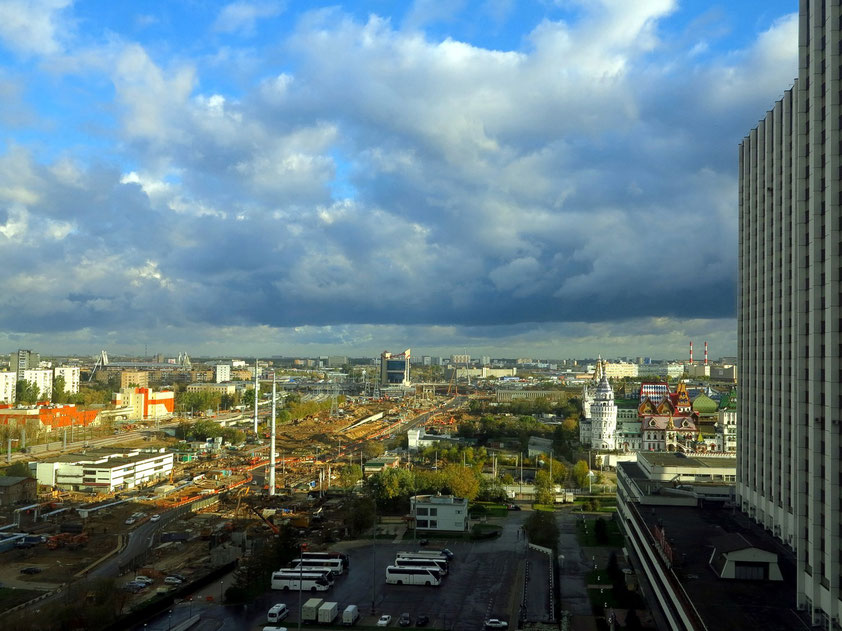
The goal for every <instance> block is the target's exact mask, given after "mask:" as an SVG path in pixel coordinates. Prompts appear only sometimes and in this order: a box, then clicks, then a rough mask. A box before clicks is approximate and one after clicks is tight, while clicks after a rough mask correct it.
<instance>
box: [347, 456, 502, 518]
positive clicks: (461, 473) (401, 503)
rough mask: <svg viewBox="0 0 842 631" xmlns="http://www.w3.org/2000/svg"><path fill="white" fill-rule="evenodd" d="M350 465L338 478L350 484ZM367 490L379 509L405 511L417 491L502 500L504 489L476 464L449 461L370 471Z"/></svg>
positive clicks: (353, 478)
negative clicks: (430, 466) (434, 467)
mask: <svg viewBox="0 0 842 631" xmlns="http://www.w3.org/2000/svg"><path fill="white" fill-rule="evenodd" d="M358 469H359V468H358V467H357V469H354V468H353V466H352V467H349V468H347V470H344V469H343V470H342V471H340V474H339V476H340V481H341V483H342V484H343V486H345V487H346V488H350V487H351V486H353V485H354V484H356V482H358V481H359V477H358V475H359V471H358ZM363 486H364V489H365V491H366V494H367V495H368V496H370V497H372V498H373V499H374V500H375V502H376V503H377V509H378V510H379V511H383V512H387V513H406V512H408V511H409V498H410V497H411V496H412V495H417V494H435V493H441V494H443V495H451V494H452V495H456V496H457V497H464V498H467V499H468V500H477V499H478V500H484V501H504V500H505V497H506V496H505V492H504V491H503V487H502V485H501V483H500V481H499V480H489V479H487V478H486V477H484V476H483V475H482V471H481V468H480V467H478V466H473V467H468V466H466V467H462V466H461V465H457V464H448V465H446V466H445V467H443V468H441V469H439V470H434V471H430V470H420V469H419V470H409V469H386V470H385V471H381V472H379V473H376V474H373V475H370V476H369V477H368V478H366V480H365V483H364V485H363Z"/></svg>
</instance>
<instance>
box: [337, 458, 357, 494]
mask: <svg viewBox="0 0 842 631" xmlns="http://www.w3.org/2000/svg"><path fill="white" fill-rule="evenodd" d="M362 479H363V472H362V469H360V465H358V464H352V465H346V466H344V467H342V469H341V470H340V471H339V485H340V486H341V487H342V488H343V489H346V490H351V489H352V488H354V487H355V486H356V485H357V482H359V481H360V480H362Z"/></svg>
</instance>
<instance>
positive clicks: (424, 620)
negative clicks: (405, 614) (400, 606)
mask: <svg viewBox="0 0 842 631" xmlns="http://www.w3.org/2000/svg"><path fill="white" fill-rule="evenodd" d="M428 624H430V617H429V616H425V615H424V614H421V615H419V616H417V617H416V618H415V626H416V627H426V626H427V625H428Z"/></svg>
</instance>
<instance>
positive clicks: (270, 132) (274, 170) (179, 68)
mask: <svg viewBox="0 0 842 631" xmlns="http://www.w3.org/2000/svg"><path fill="white" fill-rule="evenodd" d="M632 5H633V6H632ZM208 6H209V7H210V8H209V9H205V8H202V9H201V10H200V8H199V7H198V5H193V4H190V3H188V4H178V5H171V4H170V3H163V2H161V3H149V4H146V5H144V11H143V12H133V11H131V10H128V9H126V8H125V7H124V6H120V7H117V8H115V6H113V5H112V4H111V3H106V2H89V3H84V4H79V3H73V2H70V1H68V0H44V1H42V2H26V3H24V2H14V1H8V2H3V3H0V17H2V18H3V19H2V20H0V58H2V59H3V62H2V73H0V93H2V94H3V95H4V101H5V103H6V107H5V108H4V112H3V113H1V114H0V130H2V132H3V136H2V141H0V243H2V247H0V252H2V256H3V259H2V260H3V263H4V269H5V271H6V273H5V274H4V275H3V278H2V279H0V295H3V297H4V302H3V306H4V309H2V310H0V349H3V350H4V352H11V351H14V350H15V349H17V348H34V349H41V350H42V351H44V352H48V353H50V352H54V353H55V354H83V353H84V354H92V353H96V352H98V351H99V349H101V348H104V349H108V350H109V351H110V352H115V353H137V352H139V351H140V350H141V349H143V348H144V347H145V346H148V348H149V349H150V352H152V349H153V348H154V349H155V352H158V351H161V352H165V353H174V352H178V351H179V350H184V349H187V350H189V351H191V352H192V353H194V354H196V355H226V354H240V355H242V354H247V355H249V356H251V355H270V356H271V355H281V354H283V355H296V354H300V355H310V356H312V355H322V354H334V353H335V354H344V355H355V354H365V355H377V354H379V352H380V351H382V350H384V349H390V350H395V351H399V350H402V349H403V348H405V347H407V346H411V347H414V348H415V347H423V348H426V349H430V351H429V352H430V353H431V354H432V353H433V352H436V350H439V351H444V350H445V349H447V350H448V353H449V352H457V351H460V350H461V349H464V348H468V349H476V351H473V350H472V352H477V353H483V354H489V355H492V356H508V357H517V356H539V357H540V356H559V357H577V356H583V355H584V356H587V355H594V354H597V353H600V352H601V353H602V354H603V355H605V356H623V355H625V356H638V355H643V356H647V355H648V356H654V357H674V358H676V359H678V358H683V357H686V356H687V345H688V342H689V341H690V340H693V341H694V342H696V344H697V348H701V344H702V342H703V341H704V340H707V341H708V342H709V344H710V347H711V356H712V357H719V356H723V355H734V354H736V319H735V303H736V299H735V296H736V259H737V246H736V238H737V202H736V199H737V195H736V192H737V175H736V154H737V145H738V143H739V141H740V140H741V138H742V135H743V133H744V130H745V129H746V128H748V127H749V126H751V125H752V124H754V122H755V121H756V120H757V118H758V115H759V114H760V113H762V112H763V111H765V110H766V109H768V106H769V104H770V103H772V102H774V100H775V99H777V98H779V97H780V95H781V93H782V92H783V90H784V89H785V88H786V87H788V86H789V85H791V83H792V79H793V78H794V77H795V75H796V66H797V63H796V62H797V47H796V42H797V20H796V17H795V16H796V14H795V13H794V12H795V10H796V6H795V3H793V2H770V3H765V5H764V8H763V12H762V13H761V14H760V15H757V14H755V13H753V10H754V9H753V8H750V9H746V8H743V7H732V6H727V5H725V4H721V5H717V4H714V5H710V4H709V3H704V5H703V6H702V5H701V3H678V2H671V1H668V0H653V1H652V2H647V3H626V2H613V1H608V0H606V1H604V2H599V3H582V2H564V3H556V4H553V3H542V2H535V3H530V4H517V5H515V4H514V3H510V2H504V1H498V2H491V1H488V2H463V3H451V4H448V5H446V6H445V5H442V6H439V5H436V4H435V3H431V2H424V1H419V2H416V3H414V4H413V5H411V6H409V7H408V8H406V9H403V8H401V9H395V10H394V12H391V13H390V12H389V10H388V8H387V7H385V6H383V5H382V4H381V3H377V2H370V3H346V4H344V5H342V6H340V7H332V8H326V7H320V6H318V5H315V4H312V3H311V4H308V5H307V7H306V10H304V9H301V8H300V7H298V6H296V5H294V4H292V3H287V4H284V3H275V2H233V3H230V4H225V3H222V2H220V3H212V4H211V5H208Z"/></svg>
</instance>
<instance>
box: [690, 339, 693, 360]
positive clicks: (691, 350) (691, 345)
mask: <svg viewBox="0 0 842 631" xmlns="http://www.w3.org/2000/svg"><path fill="white" fill-rule="evenodd" d="M690 365H691V366H692V365H693V340H690Z"/></svg>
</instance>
